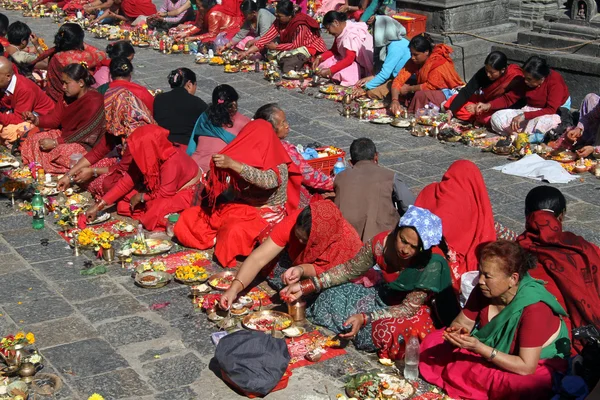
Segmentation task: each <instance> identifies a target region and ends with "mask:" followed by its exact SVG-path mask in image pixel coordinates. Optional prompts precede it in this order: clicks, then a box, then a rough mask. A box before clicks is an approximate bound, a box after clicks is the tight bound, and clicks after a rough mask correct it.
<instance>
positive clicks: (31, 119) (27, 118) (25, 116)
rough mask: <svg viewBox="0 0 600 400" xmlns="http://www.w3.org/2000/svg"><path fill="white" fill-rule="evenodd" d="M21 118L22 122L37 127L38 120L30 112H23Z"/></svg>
mask: <svg viewBox="0 0 600 400" xmlns="http://www.w3.org/2000/svg"><path fill="white" fill-rule="evenodd" d="M21 116H22V117H23V120H24V121H25V122H31V123H32V124H33V125H35V126H37V125H38V124H39V123H40V119H39V118H38V116H37V115H35V114H34V113H32V112H31V111H24V112H23V114H21Z"/></svg>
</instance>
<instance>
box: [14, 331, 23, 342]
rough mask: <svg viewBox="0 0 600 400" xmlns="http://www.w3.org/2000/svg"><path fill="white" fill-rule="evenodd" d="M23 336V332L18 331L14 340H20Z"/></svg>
mask: <svg viewBox="0 0 600 400" xmlns="http://www.w3.org/2000/svg"><path fill="white" fill-rule="evenodd" d="M24 337H25V332H19V333H17V334H16V335H15V340H21V339H23V338H24Z"/></svg>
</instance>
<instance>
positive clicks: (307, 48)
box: [240, 0, 327, 73]
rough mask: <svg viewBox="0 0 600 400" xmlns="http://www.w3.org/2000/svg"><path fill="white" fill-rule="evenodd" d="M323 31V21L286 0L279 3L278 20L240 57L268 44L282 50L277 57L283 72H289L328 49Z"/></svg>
mask: <svg viewBox="0 0 600 400" xmlns="http://www.w3.org/2000/svg"><path fill="white" fill-rule="evenodd" d="M320 31H321V27H320V24H319V23H318V22H317V21H316V20H315V19H314V18H311V17H309V16H308V15H306V14H302V13H296V11H295V8H294V3H292V2H291V1H289V0H282V1H280V2H278V3H277V9H276V11H275V23H273V25H272V26H271V28H270V29H269V30H268V31H267V33H265V34H264V35H262V36H261V38H260V40H257V41H256V42H254V44H253V45H252V46H251V47H250V48H249V49H248V50H246V51H245V52H243V53H241V54H240V57H242V58H243V57H247V56H249V55H252V54H254V53H257V52H259V51H262V50H263V49H265V48H267V49H268V50H272V51H278V52H279V54H278V55H277V61H278V62H279V64H280V65H281V69H282V70H283V72H284V73H288V72H289V71H292V70H297V69H300V68H302V67H303V66H304V64H305V63H307V62H310V60H311V58H312V57H315V56H316V55H318V54H320V53H324V52H326V51H327V46H325V42H324V41H323V38H322V37H321V33H320ZM277 38H279V41H278V42H277V41H276V39H277Z"/></svg>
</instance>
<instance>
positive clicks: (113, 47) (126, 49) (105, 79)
mask: <svg viewBox="0 0 600 400" xmlns="http://www.w3.org/2000/svg"><path fill="white" fill-rule="evenodd" d="M106 55H107V56H108V58H106V59H104V60H102V61H101V62H100V64H99V66H98V69H97V70H96V73H95V74H94V79H95V80H96V83H95V84H94V87H95V88H97V87H99V86H102V85H104V84H106V83H109V82H110V62H111V61H112V60H113V59H115V58H126V59H128V60H129V61H133V57H135V49H134V48H133V46H132V45H131V43H130V42H129V41H127V40H119V41H118V42H114V43H109V44H108V46H106Z"/></svg>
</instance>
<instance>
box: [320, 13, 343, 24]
mask: <svg viewBox="0 0 600 400" xmlns="http://www.w3.org/2000/svg"><path fill="white" fill-rule="evenodd" d="M347 20H348V16H347V15H346V13H341V12H339V11H328V12H327V14H325V16H324V17H323V26H329V25H331V24H333V22H334V21H338V22H345V21H347Z"/></svg>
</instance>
